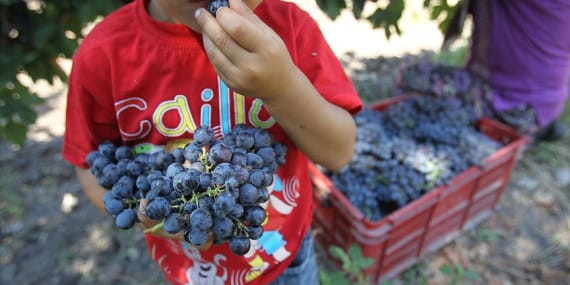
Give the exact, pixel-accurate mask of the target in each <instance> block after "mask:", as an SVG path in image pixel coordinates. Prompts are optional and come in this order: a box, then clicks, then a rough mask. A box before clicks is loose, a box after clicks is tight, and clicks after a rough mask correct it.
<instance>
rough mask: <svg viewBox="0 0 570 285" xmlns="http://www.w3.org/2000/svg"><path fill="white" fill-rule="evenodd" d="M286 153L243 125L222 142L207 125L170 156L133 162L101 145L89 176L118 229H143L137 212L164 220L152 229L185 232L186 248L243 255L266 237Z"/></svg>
mask: <svg viewBox="0 0 570 285" xmlns="http://www.w3.org/2000/svg"><path fill="white" fill-rule="evenodd" d="M286 152H287V148H286V146H285V145H284V144H282V143H278V142H274V141H273V138H272V136H271V134H270V133H269V132H267V131H266V130H264V129H261V128H254V127H249V126H247V125H243V124H240V125H237V126H235V128H234V129H232V131H231V132H230V133H228V134H226V135H225V136H224V138H223V139H216V138H215V136H214V132H213V130H212V129H211V128H210V127H208V126H201V127H199V128H197V129H196V130H195V132H194V139H193V141H192V142H190V143H188V144H186V145H185V146H184V148H175V149H174V150H173V151H171V152H169V151H166V150H164V149H161V150H158V151H155V152H152V153H143V154H138V155H134V153H133V150H132V149H131V148H130V147H128V146H125V145H121V146H116V145H114V144H113V143H111V142H108V141H107V142H103V143H102V144H100V145H99V147H98V150H95V151H92V152H91V153H89V154H88V155H87V157H86V162H87V164H88V165H89V166H90V170H91V172H92V173H93V174H94V175H95V176H96V178H97V180H98V182H99V184H100V185H101V186H102V187H104V188H105V189H107V190H109V192H107V193H105V195H104V205H105V210H106V211H107V212H108V213H109V214H111V215H112V216H113V217H114V219H115V225H116V226H117V227H118V228H121V229H129V228H131V227H132V226H133V225H134V224H135V223H136V222H139V220H138V217H137V211H138V209H139V207H140V204H141V201H142V200H143V199H145V201H146V204H144V205H143V206H144V212H145V214H146V216H147V217H148V218H150V219H152V220H156V221H160V223H159V224H158V225H157V227H155V228H154V230H159V229H161V228H162V229H163V230H164V231H165V232H167V233H169V234H177V233H180V232H182V233H183V234H184V238H185V240H186V241H187V242H189V243H191V244H192V245H195V246H202V245H205V244H206V243H207V242H208V240H209V238H210V235H211V234H213V239H214V243H216V244H221V243H224V242H229V247H230V249H231V251H232V252H234V253H235V254H238V255H244V254H245V253H247V251H248V250H249V248H250V239H253V240H255V239H259V238H260V237H261V235H262V234H263V226H262V224H263V222H264V221H265V218H266V211H265V209H264V208H263V207H262V204H263V203H265V202H267V201H268V200H269V191H268V189H267V187H269V186H270V185H271V184H272V183H273V176H274V174H275V173H276V172H277V170H278V168H279V167H280V166H281V165H282V164H284V163H285V156H286Z"/></svg>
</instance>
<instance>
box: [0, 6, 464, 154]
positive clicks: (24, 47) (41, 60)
mask: <svg viewBox="0 0 570 285" xmlns="http://www.w3.org/2000/svg"><path fill="white" fill-rule="evenodd" d="M315 1H316V2H317V4H318V6H319V7H320V8H321V9H322V10H323V11H324V12H325V13H326V14H327V15H328V16H329V17H330V18H331V19H333V20H334V19H336V17H338V15H339V14H340V13H341V12H342V11H343V10H345V9H347V10H348V9H350V10H351V11H352V13H353V15H354V17H355V18H366V19H367V20H368V21H370V23H371V24H372V25H373V27H374V28H382V29H384V31H385V33H386V36H387V37H388V38H389V37H390V36H391V35H392V33H393V32H396V33H397V34H400V33H401V30H400V28H399V26H398V21H399V20H400V18H401V17H402V13H403V11H404V9H405V1H404V0H385V1H382V0H380V1H377V0H315ZM122 2H130V1H119V0H111V1H105V0H103V1H82V0H43V1H42V0H0V31H1V35H0V66H1V72H0V139H2V140H6V141H9V142H11V143H14V144H17V145H23V144H24V142H25V140H26V133H27V129H28V126H29V125H31V124H33V123H34V122H35V121H36V118H37V113H36V107H37V106H38V105H40V104H42V102H43V100H42V99H41V98H40V97H39V96H38V95H37V94H35V93H33V92H32V91H30V90H29V89H28V88H27V87H26V86H24V85H22V83H21V82H20V81H19V80H18V79H17V75H18V74H20V73H24V74H27V75H29V76H30V77H31V78H32V80H33V81H37V80H39V79H45V80H47V81H48V82H50V83H53V81H54V80H55V79H56V78H58V79H61V80H62V81H63V82H66V80H67V76H66V74H65V73H64V72H63V71H62V70H61V68H60V67H59V65H58V64H57V62H56V60H57V59H58V58H61V57H63V58H70V57H71V56H72V54H73V52H74V51H75V49H76V48H77V46H78V43H79V42H80V40H81V38H82V36H83V34H82V30H83V29H84V28H85V27H86V25H88V24H89V23H91V22H93V21H94V20H96V19H97V18H98V17H99V16H102V15H107V14H109V13H110V12H111V11H113V10H115V9H116V8H118V7H119V6H120V5H122V4H123V3H122ZM365 5H373V6H374V7H375V10H374V12H373V13H372V14H370V15H364V14H363V11H364V7H365ZM424 7H426V8H427V9H430V10H431V12H432V14H431V15H432V18H433V19H438V20H439V21H440V22H441V25H440V29H442V30H445V28H446V25H447V24H446V23H448V22H449V19H450V18H451V16H452V14H453V12H454V10H455V9H456V8H457V5H448V2H447V0H424ZM442 15H443V16H442Z"/></svg>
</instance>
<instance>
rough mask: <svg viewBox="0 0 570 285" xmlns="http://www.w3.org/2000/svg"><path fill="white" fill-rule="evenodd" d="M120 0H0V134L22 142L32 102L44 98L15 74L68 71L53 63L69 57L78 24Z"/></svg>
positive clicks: (55, 75) (31, 120)
mask: <svg viewBox="0 0 570 285" xmlns="http://www.w3.org/2000/svg"><path fill="white" fill-rule="evenodd" d="M121 4H122V3H121V2H120V1H80V0H45V1H35V0H27V1H24V0H0V31H1V32H2V35H1V38H0V66H1V68H2V72H1V73H0V139H4V140H7V141H9V142H11V143H14V144H18V145H22V144H23V143H24V142H25V139H26V132H27V129H28V126H29V125H30V124H33V123H34V122H35V120H36V118H37V113H36V111H35V107H36V106H38V105H40V104H42V102H43V100H42V99H41V98H40V97H38V95H37V94H35V93H33V92H31V91H30V90H28V88H27V87H25V86H24V85H22V83H21V82H20V81H19V80H18V79H17V75H18V74H19V73H25V74H27V75H29V76H30V77H31V78H32V80H34V81H36V80H39V79H46V80H48V81H49V82H50V83H53V81H54V80H55V79H56V78H59V79H61V80H62V81H64V82H65V81H66V79H67V76H66V74H65V73H64V72H63V70H61V68H60V67H59V65H58V64H57V63H56V59H57V58H59V57H65V58H70V57H71V56H72V54H73V52H74V51H75V49H76V48H77V45H78V43H79V40H80V39H81V37H82V32H81V31H82V29H83V28H84V27H85V26H86V25H87V24H89V23H91V22H93V21H94V20H95V19H96V18H97V17H98V16H99V15H106V14H108V13H109V12H111V11H113V10H114V9H116V8H117V7H119V6H120V5H121Z"/></svg>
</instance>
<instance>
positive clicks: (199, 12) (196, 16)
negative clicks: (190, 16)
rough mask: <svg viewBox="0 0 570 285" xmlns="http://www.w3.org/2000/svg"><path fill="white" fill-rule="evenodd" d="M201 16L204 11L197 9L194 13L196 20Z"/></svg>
mask: <svg viewBox="0 0 570 285" xmlns="http://www.w3.org/2000/svg"><path fill="white" fill-rule="evenodd" d="M200 14H202V9H196V11H194V18H198V17H200Z"/></svg>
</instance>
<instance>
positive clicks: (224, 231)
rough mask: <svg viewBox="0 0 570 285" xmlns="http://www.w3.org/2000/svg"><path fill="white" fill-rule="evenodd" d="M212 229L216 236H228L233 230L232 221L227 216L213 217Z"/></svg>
mask: <svg viewBox="0 0 570 285" xmlns="http://www.w3.org/2000/svg"><path fill="white" fill-rule="evenodd" d="M212 231H213V232H214V236H215V237H216V238H222V239H223V238H228V237H230V236H231V235H232V233H233V231H234V223H233V221H232V220H231V219H230V218H228V217H219V216H218V217H215V218H214V225H213V226H212Z"/></svg>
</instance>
